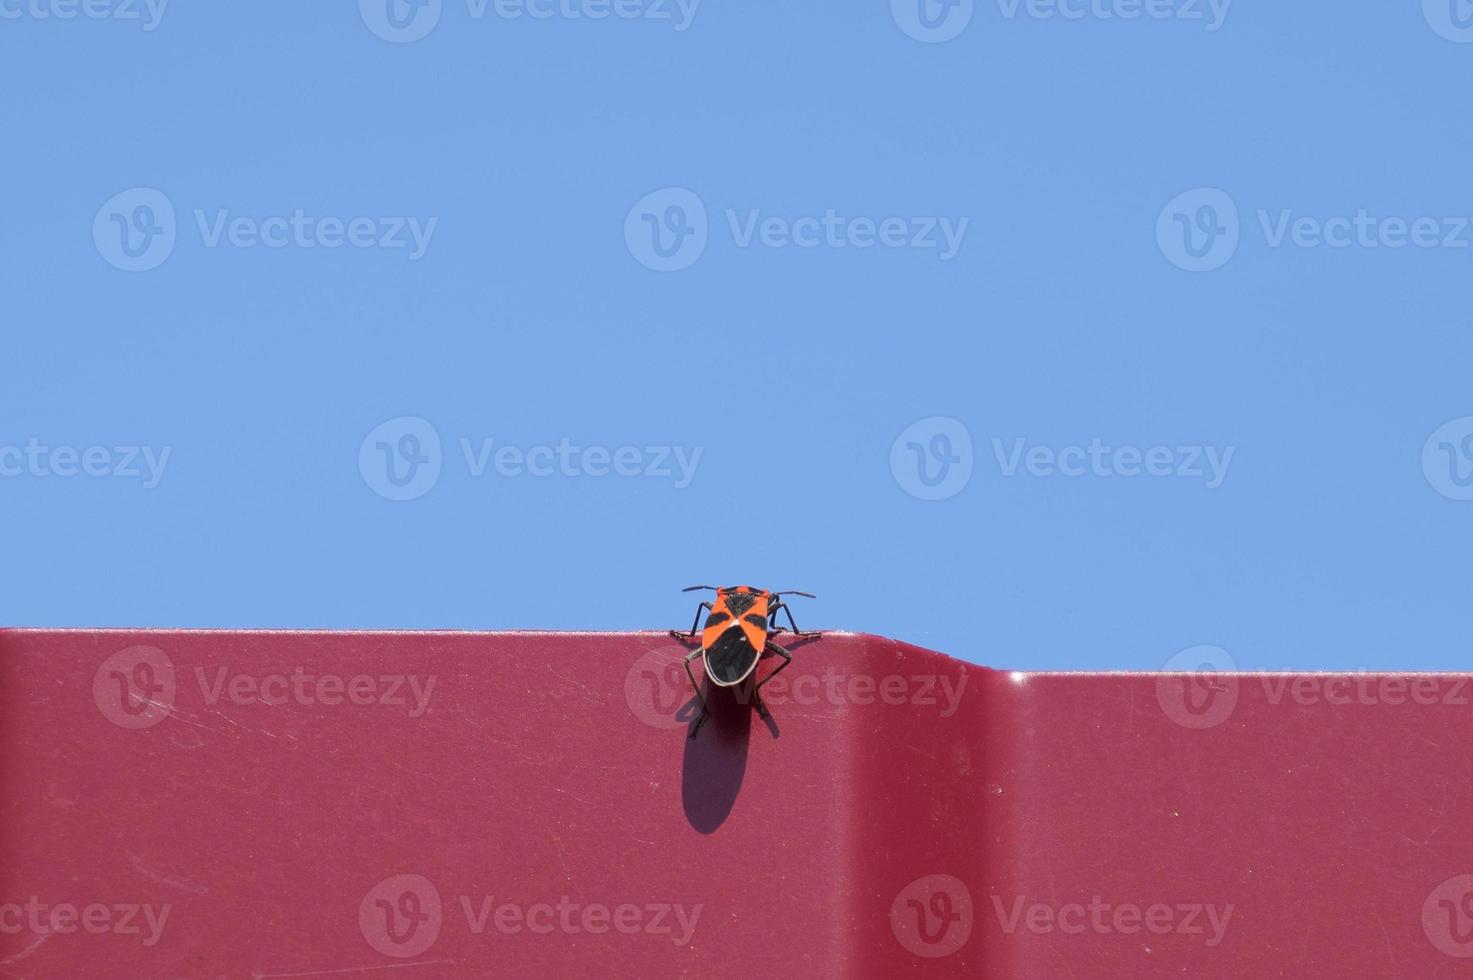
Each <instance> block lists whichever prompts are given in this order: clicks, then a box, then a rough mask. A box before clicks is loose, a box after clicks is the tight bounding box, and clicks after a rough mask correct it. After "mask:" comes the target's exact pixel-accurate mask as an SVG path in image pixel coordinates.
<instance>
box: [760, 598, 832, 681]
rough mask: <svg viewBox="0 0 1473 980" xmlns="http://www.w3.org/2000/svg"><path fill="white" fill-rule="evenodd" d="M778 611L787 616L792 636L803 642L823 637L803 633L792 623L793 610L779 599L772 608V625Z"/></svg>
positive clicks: (817, 633) (819, 634)
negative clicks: (799, 638)
mask: <svg viewBox="0 0 1473 980" xmlns="http://www.w3.org/2000/svg"><path fill="white" fill-rule="evenodd" d="M779 611H782V612H785V613H787V614H788V625H789V626H791V627H792V628H793V635H794V636H798V637H801V638H802V639H805V640H808V639H812V638H813V637H815V636H823V634H822V633H819V632H813V633H805V632H803V631H802V630H800V629H799V628H798V624H797V623H796V622H794V621H793V610H792V607H791V606H789V605H788V604H787V603H786V602H783V601H782V600H781V599H779V600H778V601H777V605H775V606H773V607H772V620H773V622H774V623H776V622H777V614H778V612H779ZM773 673H776V671H774V672H773Z"/></svg>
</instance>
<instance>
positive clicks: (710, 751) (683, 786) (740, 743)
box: [677, 678, 779, 834]
mask: <svg viewBox="0 0 1473 980" xmlns="http://www.w3.org/2000/svg"><path fill="white" fill-rule="evenodd" d="M702 683H703V684H704V683H706V682H705V679H704V678H703V679H702ZM749 687H750V685H744V686H743V687H741V688H720V687H716V686H715V685H712V684H706V688H707V690H706V704H707V705H708V706H709V707H710V710H711V714H710V717H709V718H707V719H706V723H705V725H704V727H703V728H702V729H701V737H700V738H687V739H686V740H685V761H684V763H683V765H682V767H681V770H682V771H681V780H680V795H681V802H682V803H683V804H684V806H685V818H686V820H688V821H689V822H690V825H691V827H693V828H694V829H696V830H698V831H700V832H701V833H703V834H711V833H715V832H716V830H717V829H718V828H720V826H721V825H722V824H723V823H725V822H726V818H727V817H729V816H730V815H731V810H732V807H734V806H735V805H736V800H737V795H738V794H739V793H740V792H741V789H742V780H743V779H745V778H746V775H747V747H748V743H749V742H750V741H751V737H752V719H753V718H755V717H757V713H756V712H755V711H753V710H752V704H751V693H750V691H749V690H747V688H749ZM744 694H745V695H746V697H743V695H744ZM700 715H701V706H700V704H698V703H697V701H696V698H695V696H694V695H692V696H691V699H690V701H689V702H688V703H687V704H685V705H682V706H681V709H680V714H679V715H678V716H677V717H679V718H682V719H685V718H689V719H690V723H691V724H692V725H694V724H695V722H696V719H697V718H699V717H700ZM767 725H768V728H769V730H770V731H771V732H772V734H773V737H777V735H778V734H779V732H778V728H777V723H776V722H774V721H773V720H772V719H771V718H770V717H769V718H768V720H767Z"/></svg>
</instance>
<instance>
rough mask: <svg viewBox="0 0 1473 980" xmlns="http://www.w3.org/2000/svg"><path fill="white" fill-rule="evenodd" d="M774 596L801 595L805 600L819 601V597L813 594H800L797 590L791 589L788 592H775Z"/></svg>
mask: <svg viewBox="0 0 1473 980" xmlns="http://www.w3.org/2000/svg"><path fill="white" fill-rule="evenodd" d="M773 595H800V596H802V597H803V598H805V599H817V598H818V596H816V595H814V594H813V593H812V592H799V591H798V590H797V589H789V590H788V591H786V592H774V593H773Z"/></svg>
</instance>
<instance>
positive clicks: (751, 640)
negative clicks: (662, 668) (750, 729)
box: [670, 585, 822, 738]
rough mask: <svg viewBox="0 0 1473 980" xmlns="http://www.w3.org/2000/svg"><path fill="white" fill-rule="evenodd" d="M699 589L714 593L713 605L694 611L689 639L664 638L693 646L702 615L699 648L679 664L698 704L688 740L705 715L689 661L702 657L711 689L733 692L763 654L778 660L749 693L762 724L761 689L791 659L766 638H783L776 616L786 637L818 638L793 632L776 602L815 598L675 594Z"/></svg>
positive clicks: (730, 590) (744, 588)
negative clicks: (786, 629)
mask: <svg viewBox="0 0 1473 980" xmlns="http://www.w3.org/2000/svg"><path fill="white" fill-rule="evenodd" d="M701 589H710V590H711V591H712V592H715V593H716V601H715V602H714V603H713V602H702V603H701V604H700V605H699V606H697V607H696V618H695V621H694V622H692V623H691V626H690V632H689V633H681V632H679V631H678V630H671V631H670V635H671V636H673V637H675V638H676V639H677V640H694V639H695V638H696V627H697V626H699V625H700V622H701V613H702V612H705V613H707V615H706V625H705V626H704V627H702V628H701V633H700V636H701V648H700V649H699V650H696V651H695V652H694V653H692V654H691V655H690V656H688V657H686V658H685V673H686V676H687V677H689V678H690V684H691V687H693V688H695V690H696V698H697V700H699V701H700V702H701V717H700V718H699V719H697V720H696V724H695V727H694V728H692V729H691V731H690V735H691V738H695V737H696V732H698V731H700V730H701V725H702V723H703V722H705V720H706V718H707V716H708V715H710V713H711V712H710V709H709V708H707V706H706V698H705V697H704V696H703V695H702V694H701V687H700V685H699V684H697V683H696V675H695V674H694V673H693V672H692V671H691V669H690V663H691V661H692V660H694V659H696V658H697V657H700V656H704V657H705V665H706V676H707V677H709V678H710V679H711V683H712V684H715V685H716V686H717V687H736V686H737V685H738V684H741V683H742V682H743V681H745V680H746V679H747V678H748V677H751V676H752V674H753V672H754V671H756V669H757V661H759V660H761V659H762V655H763V654H764V653H767V652H769V651H771V652H772V653H775V654H777V655H778V656H779V657H782V658H783V662H782V663H780V664H778V665H777V667H776V668H774V669H773V671H772V673H770V674H768V675H767V676H766V677H764V678H762V680H761V681H759V682H758V683H757V686H756V688H755V689H754V690H753V692H752V701H753V703H754V704H755V705H756V706H757V713H758V714H760V715H761V716H762V717H763V718H766V717H768V714H767V705H765V704H763V703H762V685H763V684H766V683H767V682H768V681H770V680H772V679H773V678H774V677H776V676H777V675H778V672H779V671H781V670H782V669H783V668H784V667H786V666H787V665H788V664H790V663H792V662H793V655H792V654H790V653H789V652H788V651H786V650H784V649H783V648H782V647H780V646H778V645H777V644H776V643H774V642H773V641H772V638H771V634H773V633H781V632H783V627H781V626H778V625H777V614H778V613H780V612H781V613H784V614H786V615H787V618H788V626H789V627H791V630H789V632H791V633H792V634H793V635H794V636H797V637H799V638H802V639H808V638H809V637H816V636H820V635H822V634H819V633H804V632H803V631H802V630H800V629H798V624H797V623H795V622H794V621H793V611H792V610H791V609H789V608H788V604H787V603H786V602H784V601H783V599H782V597H783V596H785V595H800V596H803V597H805V598H808V599H812V598H815V597H814V596H813V595H811V594H810V593H807V592H797V591H788V592H768V591H767V590H765V589H758V588H754V587H752V586H750V585H728V586H722V587H721V588H717V587H716V586H714V585H692V586H691V587H690V588H688V589H683V590H681V591H683V592H698V591H700V590H701Z"/></svg>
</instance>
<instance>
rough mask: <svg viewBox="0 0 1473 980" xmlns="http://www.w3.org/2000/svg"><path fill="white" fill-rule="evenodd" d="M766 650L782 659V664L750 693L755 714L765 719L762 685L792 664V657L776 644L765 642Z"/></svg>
mask: <svg viewBox="0 0 1473 980" xmlns="http://www.w3.org/2000/svg"><path fill="white" fill-rule="evenodd" d="M767 649H769V650H771V651H772V652H773V653H775V654H777V655H778V656H779V657H782V658H783V662H782V663H780V664H778V665H777V667H776V668H774V670H773V671H772V673H770V674H768V675H767V676H766V677H764V678H762V679H761V680H760V681H758V682H757V686H756V688H754V689H753V691H752V701H753V703H754V704H755V705H756V706H757V713H758V714H759V715H761V716H762V717H763V718H766V717H767V705H766V704H764V703H763V702H762V685H763V684H766V683H767V682H768V681H770V680H772V679H773V678H774V677H776V676H777V675H778V674H780V673H782V669H783V668H784V667H786V666H787V665H788V664H790V663H792V662H793V655H792V654H791V653H789V652H788V651H786V650H784V649H783V648H782V647H780V646H778V645H777V644H776V643H773V642H772V641H771V640H768V641H767Z"/></svg>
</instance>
